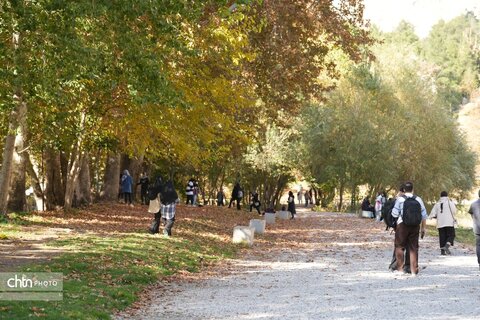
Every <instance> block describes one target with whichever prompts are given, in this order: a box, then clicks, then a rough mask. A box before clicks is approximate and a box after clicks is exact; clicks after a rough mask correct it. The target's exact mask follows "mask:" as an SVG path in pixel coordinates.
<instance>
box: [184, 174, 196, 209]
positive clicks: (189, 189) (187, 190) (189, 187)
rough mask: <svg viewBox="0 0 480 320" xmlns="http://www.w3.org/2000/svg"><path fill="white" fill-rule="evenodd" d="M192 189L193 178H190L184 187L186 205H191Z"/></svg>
mask: <svg viewBox="0 0 480 320" xmlns="http://www.w3.org/2000/svg"><path fill="white" fill-rule="evenodd" d="M193 189H194V184H193V179H190V180H188V183H187V187H186V188H185V195H186V196H187V202H186V203H185V204H186V205H188V204H189V203H190V204H191V205H193V192H194V191H193Z"/></svg>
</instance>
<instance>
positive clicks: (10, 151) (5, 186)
mask: <svg viewBox="0 0 480 320" xmlns="http://www.w3.org/2000/svg"><path fill="white" fill-rule="evenodd" d="M15 100H16V101H17V105H16V107H15V109H14V110H13V111H12V113H11V115H10V123H9V126H8V133H7V136H6V137H5V145H4V149H3V158H2V159H3V160H2V169H1V171H0V214H6V213H7V207H8V196H9V189H10V186H11V179H12V175H15V177H16V178H18V179H17V181H18V183H16V184H15V186H14V188H15V192H20V193H21V194H22V195H23V202H22V199H21V200H19V201H15V202H16V203H17V205H18V206H19V207H22V210H23V207H24V205H25V171H24V161H22V157H23V156H22V155H18V154H16V155H15V153H16V150H15V147H16V145H17V147H19V148H22V149H23V133H24V128H25V121H26V116H27V105H26V103H25V102H24V101H22V93H21V91H19V92H17V94H16V95H15ZM17 151H21V150H18V149H17ZM17 157H18V158H17ZM22 168H23V172H22ZM14 172H15V173H14ZM22 175H23V179H22ZM22 181H23V191H19V190H18V189H21V185H22Z"/></svg>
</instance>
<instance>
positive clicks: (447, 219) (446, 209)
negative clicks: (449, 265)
mask: <svg viewBox="0 0 480 320" xmlns="http://www.w3.org/2000/svg"><path fill="white" fill-rule="evenodd" d="M456 213H457V207H456V206H455V203H453V201H451V200H450V199H449V198H448V193H447V191H442V192H441V193H440V200H439V201H438V202H437V203H435V205H434V206H433V208H432V211H431V212H430V215H429V216H428V217H429V218H430V219H437V229H438V240H439V242H440V254H441V255H442V256H444V255H450V254H451V252H450V247H451V246H453V245H454V243H453V241H454V240H455V225H456V223H457V220H456V219H455V214H456Z"/></svg>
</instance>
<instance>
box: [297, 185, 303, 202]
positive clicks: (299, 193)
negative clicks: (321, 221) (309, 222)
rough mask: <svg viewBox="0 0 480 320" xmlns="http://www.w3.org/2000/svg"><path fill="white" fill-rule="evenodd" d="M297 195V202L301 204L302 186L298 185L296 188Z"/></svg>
mask: <svg viewBox="0 0 480 320" xmlns="http://www.w3.org/2000/svg"><path fill="white" fill-rule="evenodd" d="M297 197H298V204H302V202H303V187H302V186H300V189H299V190H298V193H297Z"/></svg>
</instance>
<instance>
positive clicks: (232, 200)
mask: <svg viewBox="0 0 480 320" xmlns="http://www.w3.org/2000/svg"><path fill="white" fill-rule="evenodd" d="M241 200H242V199H235V198H232V199H230V203H229V204H228V207H229V208H230V207H231V206H232V202H234V201H237V210H240V209H242V207H241V206H240V201H241Z"/></svg>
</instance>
